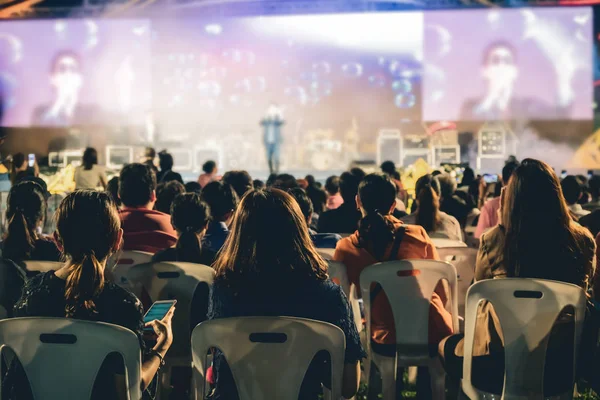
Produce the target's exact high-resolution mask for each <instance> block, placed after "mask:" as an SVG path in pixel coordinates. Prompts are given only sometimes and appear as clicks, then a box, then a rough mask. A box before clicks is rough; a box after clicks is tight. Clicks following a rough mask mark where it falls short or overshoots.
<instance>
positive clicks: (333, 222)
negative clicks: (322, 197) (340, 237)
mask: <svg viewBox="0 0 600 400" xmlns="http://www.w3.org/2000/svg"><path fill="white" fill-rule="evenodd" d="M359 183H360V181H359V180H358V178H357V177H356V176H354V175H352V174H351V173H350V172H344V173H343V174H342V175H341V176H340V194H341V196H342V198H343V199H344V202H343V204H342V205H341V206H339V207H338V208H336V209H335V210H329V211H325V212H324V213H323V214H321V215H320V216H319V224H318V226H317V228H318V229H317V231H318V232H327V233H354V232H355V231H356V229H357V228H358V221H359V220H360V211H358V207H357V206H356V200H355V198H356V194H357V193H358V184H359Z"/></svg>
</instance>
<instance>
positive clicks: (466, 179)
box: [460, 167, 475, 186]
mask: <svg viewBox="0 0 600 400" xmlns="http://www.w3.org/2000/svg"><path fill="white" fill-rule="evenodd" d="M474 180H475V171H473V168H471V167H467V168H465V172H463V177H462V181H461V182H460V185H461V186H469V185H470V184H471V183H473V181H474Z"/></svg>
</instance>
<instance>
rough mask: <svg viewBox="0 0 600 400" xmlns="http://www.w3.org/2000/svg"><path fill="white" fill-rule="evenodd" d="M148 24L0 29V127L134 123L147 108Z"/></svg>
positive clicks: (22, 24) (7, 25) (24, 24)
mask: <svg viewBox="0 0 600 400" xmlns="http://www.w3.org/2000/svg"><path fill="white" fill-rule="evenodd" d="M150 60H151V58H150V22H149V21H144V20H126V19H125V20H104V19H103V20H83V19H65V20H32V21H9V22H2V23H1V24H0V96H1V99H2V106H3V118H2V125H3V126H10V127H26V126H47V127H59V126H80V125H113V126H115V125H117V126H126V125H139V124H142V123H143V121H144V116H145V114H147V113H149V112H150V111H151V105H152V97H151V82H152V81H151V68H150Z"/></svg>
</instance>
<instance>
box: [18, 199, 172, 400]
mask: <svg viewBox="0 0 600 400" xmlns="http://www.w3.org/2000/svg"><path fill="white" fill-rule="evenodd" d="M56 220H57V225H56V234H55V239H56V241H57V243H58V244H59V247H60V248H61V250H62V252H63V254H64V256H65V258H66V260H67V261H66V263H65V265H64V267H62V268H61V269H59V270H58V271H50V272H46V273H42V274H39V275H37V276H35V277H34V278H32V279H30V280H29V281H28V282H27V284H26V285H25V287H24V289H23V295H22V296H21V299H20V300H19V302H18V303H17V304H16V305H15V316H17V317H67V318H76V319H83V320H90V321H100V322H108V323H111V324H115V325H120V326H123V327H125V328H128V329H130V330H131V331H133V332H134V333H135V334H136V335H137V336H138V339H139V341H140V346H141V349H142V351H144V350H145V344H144V340H143V335H144V333H143V330H144V322H143V321H144V320H143V310H142V304H141V303H140V301H139V300H138V299H137V298H136V297H135V296H134V295H133V294H132V293H130V292H129V291H127V290H125V289H122V288H120V287H119V286H117V285H115V284H114V283H112V282H108V281H106V280H105V279H104V269H105V268H106V261H107V260H108V258H109V257H110V256H111V255H112V254H114V253H115V252H116V251H117V250H118V249H119V247H120V246H121V242H122V239H123V230H122V229H121V222H120V220H119V213H118V212H117V209H116V207H115V205H114V203H113V202H112V200H111V198H110V196H109V195H108V194H107V193H104V192H94V191H88V190H84V191H76V192H73V193H71V194H69V195H67V197H66V198H65V199H64V200H63V201H62V203H61V204H60V207H59V209H58V210H57V213H56ZM172 316H173V313H172V312H170V313H169V314H168V315H167V316H166V317H165V318H164V319H163V320H162V321H152V322H151V323H150V324H149V325H150V326H152V328H153V329H154V331H155V333H156V335H157V338H156V344H155V345H154V347H153V348H152V349H151V350H150V351H149V352H148V353H146V354H144V361H143V363H142V374H141V377H142V386H143V388H144V389H145V388H146V387H148V385H149V383H150V381H151V380H152V379H153V377H154V375H155V374H156V372H157V371H158V368H159V366H160V363H161V361H162V359H163V358H164V357H165V355H166V353H167V350H168V349H169V347H170V346H171V343H172V341H173V334H172V331H171V318H172ZM81 362H85V354H81ZM112 368H115V370H113V369H112ZM109 370H110V372H111V373H110V374H108V373H107V374H99V377H98V378H97V379H101V380H102V383H103V384H96V385H95V390H94V396H93V398H94V399H95V398H98V399H115V398H119V396H118V395H117V393H115V391H118V390H119V389H118V388H117V387H116V386H115V379H114V378H115V377H114V375H115V374H117V375H122V372H121V373H119V372H118V367H115V366H111V368H110V369H109ZM101 371H104V370H101ZM104 379H106V380H104ZM123 379H124V378H123ZM120 381H122V379H119V380H117V381H116V382H120ZM123 383H124V382H123ZM121 389H122V388H121Z"/></svg>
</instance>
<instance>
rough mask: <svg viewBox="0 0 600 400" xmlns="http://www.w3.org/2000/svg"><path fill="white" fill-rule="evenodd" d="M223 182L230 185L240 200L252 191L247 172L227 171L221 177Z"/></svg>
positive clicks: (250, 179)
mask: <svg viewBox="0 0 600 400" xmlns="http://www.w3.org/2000/svg"><path fill="white" fill-rule="evenodd" d="M223 182H224V183H226V184H228V185H231V187H232V188H233V190H235V192H236V193H237V195H238V197H239V198H240V199H241V198H242V197H244V194H246V192H247V191H249V190H252V178H251V177H250V174H249V173H248V172H247V171H229V172H227V173H226V174H225V175H223Z"/></svg>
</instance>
